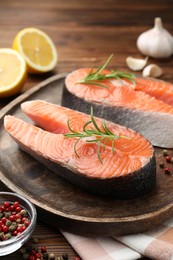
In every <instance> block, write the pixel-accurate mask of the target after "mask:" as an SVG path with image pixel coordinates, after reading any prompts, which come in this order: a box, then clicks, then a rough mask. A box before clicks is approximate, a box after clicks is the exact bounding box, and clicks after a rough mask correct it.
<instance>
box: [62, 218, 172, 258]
mask: <svg viewBox="0 0 173 260" xmlns="http://www.w3.org/2000/svg"><path fill="white" fill-rule="evenodd" d="M62 233H63V235H64V236H65V238H66V239H67V240H68V242H69V243H70V244H71V246H72V247H73V248H74V249H75V251H76V252H77V253H78V254H79V256H80V257H81V258H82V260H112V259H114V260H135V259H140V258H141V257H142V256H146V257H148V258H150V259H156V260H173V219H171V220H169V221H167V222H165V223H163V224H162V225H161V226H159V227H157V228H156V229H154V230H150V231H148V232H145V233H141V234H134V235H128V236H121V237H94V238H93V237H83V236H78V235H74V234H71V233H67V232H64V231H63V232H62Z"/></svg>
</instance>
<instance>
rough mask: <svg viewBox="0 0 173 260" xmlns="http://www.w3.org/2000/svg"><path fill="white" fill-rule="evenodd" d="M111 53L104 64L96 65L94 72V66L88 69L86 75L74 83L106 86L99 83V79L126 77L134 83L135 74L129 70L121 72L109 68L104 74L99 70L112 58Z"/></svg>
mask: <svg viewBox="0 0 173 260" xmlns="http://www.w3.org/2000/svg"><path fill="white" fill-rule="evenodd" d="M112 57H113V54H111V55H110V56H109V58H108V59H107V61H106V62H105V64H103V65H102V66H100V67H98V68H97V70H96V71H95V72H94V68H91V70H90V71H89V73H88V75H87V76H86V77H85V78H83V79H81V80H80V81H78V82H76V83H80V84H90V85H96V86H99V87H102V88H108V87H107V86H106V85H105V84H103V83H100V82H99V81H101V80H108V79H128V80H130V81H131V82H132V83H135V82H136V81H135V75H134V74H132V73H129V72H123V71H116V70H111V72H110V73H109V74H104V73H102V74H101V72H102V71H103V70H104V69H105V68H106V67H107V65H108V64H109V62H110V60H111V59H112Z"/></svg>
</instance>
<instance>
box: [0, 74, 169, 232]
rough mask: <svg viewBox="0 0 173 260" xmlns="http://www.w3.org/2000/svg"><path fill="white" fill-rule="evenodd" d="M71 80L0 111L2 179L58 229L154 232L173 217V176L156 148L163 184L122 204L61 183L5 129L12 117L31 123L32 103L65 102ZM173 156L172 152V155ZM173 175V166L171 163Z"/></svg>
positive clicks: (46, 85) (53, 82)
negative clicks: (24, 107) (26, 106)
mask: <svg viewBox="0 0 173 260" xmlns="http://www.w3.org/2000/svg"><path fill="white" fill-rule="evenodd" d="M64 77H65V75H56V76H54V77H51V78H50V79H48V80H46V81H44V82H43V83H42V84H39V85H38V86H36V87H35V88H33V89H31V90H29V91H28V92H26V93H24V94H22V95H21V96H19V97H18V98H16V99H15V100H14V101H12V102H11V103H10V104H9V105H7V106H6V107H5V108H4V109H2V110H1V111H0V178H1V181H2V182H3V183H4V184H5V185H6V187H7V188H8V189H10V190H12V191H14V192H17V193H18V194H21V195H23V196H25V197H26V198H28V199H29V200H30V201H31V202H32V203H34V204H35V205H36V207H37V210H38V217H39V218H40V219H42V220H43V221H46V222H48V223H49V224H52V225H54V226H56V227H58V228H61V229H64V230H67V231H69V232H74V233H78V234H81V235H92V236H95V235H125V234H130V233H136V232H143V231H146V230H148V229H151V228H153V227H155V226H157V225H159V224H161V223H162V222H163V221H165V220H167V219H168V218H169V217H171V216H172V215H173V177H172V175H171V174H169V175H166V174H165V173H164V169H161V168H160V167H159V162H160V161H163V162H165V157H164V156H163V155H162V149H158V148H156V149H155V151H156V157H157V185H156V188H155V189H154V190H153V191H152V192H150V193H149V194H146V195H144V196H142V197H140V198H137V199H133V200H128V201H127V200H126V201H120V200H115V199H110V198H105V197H100V196H96V195H93V194H91V193H88V192H86V191H84V190H82V189H80V188H78V187H76V186H74V185H72V184H70V183H69V182H67V181H65V180H63V179H61V178H60V177H58V176H57V175H56V174H55V173H53V172H51V171H50V170H48V169H47V168H46V167H45V166H43V165H42V164H41V163H39V162H37V161H36V160H34V159H33V158H32V157H30V156H29V155H28V154H26V153H25V152H23V151H21V150H20V149H19V148H18V146H17V144H16V143H15V142H14V141H13V140H12V139H11V137H10V136H9V135H8V134H7V132H6V131H5V129H4V126H3V118H4V116H5V115H6V114H10V115H14V116H16V117H18V118H21V119H23V120H25V121H27V122H31V121H30V119H28V118H27V116H26V115H25V114H24V113H23V112H22V111H21V109H20V104H21V103H22V102H23V101H26V100H34V99H43V100H46V101H49V102H52V103H56V104H60V103H61V94H62V87H63V85H64ZM169 154H170V155H172V151H169ZM166 165H167V166H169V167H170V168H171V169H172V172H173V164H171V163H169V164H168V163H165V166H166Z"/></svg>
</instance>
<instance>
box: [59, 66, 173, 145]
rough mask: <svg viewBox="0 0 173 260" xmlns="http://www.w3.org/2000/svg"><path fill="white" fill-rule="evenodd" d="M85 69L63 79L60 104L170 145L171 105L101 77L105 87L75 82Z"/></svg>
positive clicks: (153, 140)
mask: <svg viewBox="0 0 173 260" xmlns="http://www.w3.org/2000/svg"><path fill="white" fill-rule="evenodd" d="M88 72H89V69H79V70H76V71H74V72H72V73H70V74H69V75H67V77H66V79H65V85H64V89H63V95H62V103H61V104H62V106H66V107H69V108H71V109H76V110H78V111H81V112H85V113H90V109H91V106H92V107H93V108H94V113H95V115H96V116H98V117H102V118H105V119H107V120H110V121H112V122H115V123H117V124H121V125H124V126H126V127H128V128H131V129H133V130H135V131H137V132H139V133H140V134H141V135H143V136H145V137H146V138H147V139H148V140H149V141H150V142H151V143H152V145H154V146H158V147H162V148H173V138H172V136H173V106H171V105H169V104H166V103H164V102H163V101H161V100H158V99H156V98H155V97H151V96H150V95H148V94H147V93H145V92H143V91H139V90H135V86H134V84H130V83H128V82H125V83H124V81H122V83H121V81H117V80H112V81H110V80H105V81H104V82H103V83H104V85H107V88H102V87H100V86H97V85H89V84H88V85H87V84H80V83H78V82H79V81H80V80H81V79H83V78H84V77H86V75H87V74H88Z"/></svg>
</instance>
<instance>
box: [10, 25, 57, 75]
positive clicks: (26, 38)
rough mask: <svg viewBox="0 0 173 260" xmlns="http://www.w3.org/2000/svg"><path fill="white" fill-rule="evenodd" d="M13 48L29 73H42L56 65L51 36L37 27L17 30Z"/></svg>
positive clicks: (55, 53)
mask: <svg viewBox="0 0 173 260" xmlns="http://www.w3.org/2000/svg"><path fill="white" fill-rule="evenodd" d="M13 49H15V50H17V51H18V52H19V53H20V54H21V55H22V56H23V58H24V59H25V61H26V64H27V67H28V72H30V73H44V72H48V71H51V70H53V69H54V68H55V67H56V64H57V61H58V55H57V51H56V47H55V45H54V43H53V41H52V40H51V38H50V37H49V36H48V35H47V34H46V33H44V32H43V31H41V30H39V29H36V28H25V29H23V30H21V31H19V33H18V34H17V35H16V37H15V39H14V42H13Z"/></svg>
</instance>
